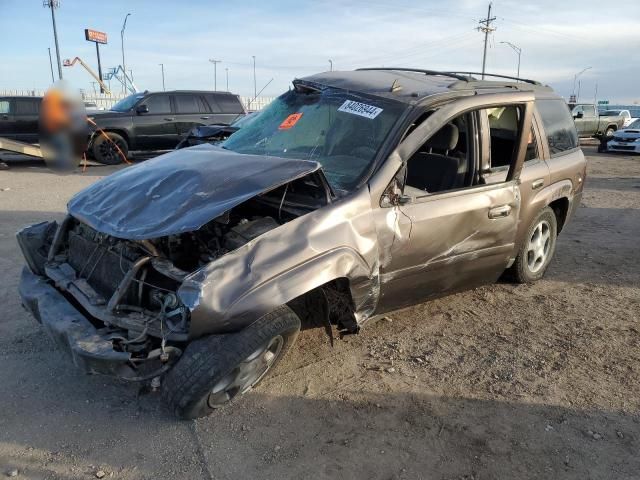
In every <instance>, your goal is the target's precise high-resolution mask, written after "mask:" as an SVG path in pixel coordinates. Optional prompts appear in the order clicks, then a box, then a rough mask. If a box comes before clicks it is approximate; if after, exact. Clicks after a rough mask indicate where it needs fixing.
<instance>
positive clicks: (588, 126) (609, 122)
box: [571, 103, 625, 138]
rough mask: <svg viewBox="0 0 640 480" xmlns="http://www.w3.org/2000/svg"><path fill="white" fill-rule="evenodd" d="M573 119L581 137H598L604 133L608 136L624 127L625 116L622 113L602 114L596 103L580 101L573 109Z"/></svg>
mask: <svg viewBox="0 0 640 480" xmlns="http://www.w3.org/2000/svg"><path fill="white" fill-rule="evenodd" d="M571 115H572V116H573V121H574V122H575V124H576V130H577V131H578V136H579V137H580V138H585V137H586V138H588V137H597V138H600V137H602V136H603V135H604V136H605V137H607V138H611V137H613V134H614V133H615V132H616V131H617V130H619V129H621V128H623V126H624V121H625V118H624V117H623V116H622V115H600V114H599V113H598V109H597V108H596V106H595V105H593V104H589V103H578V104H576V105H573V108H572V109H571Z"/></svg>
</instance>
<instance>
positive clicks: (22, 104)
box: [15, 98, 40, 115]
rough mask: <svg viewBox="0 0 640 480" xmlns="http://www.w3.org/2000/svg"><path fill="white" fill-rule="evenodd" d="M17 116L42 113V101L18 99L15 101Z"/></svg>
mask: <svg viewBox="0 0 640 480" xmlns="http://www.w3.org/2000/svg"><path fill="white" fill-rule="evenodd" d="M15 106H16V107H15V110H16V111H15V114H16V115H38V113H39V112H40V100H36V99H31V98H24V99H22V98H17V99H16V100H15Z"/></svg>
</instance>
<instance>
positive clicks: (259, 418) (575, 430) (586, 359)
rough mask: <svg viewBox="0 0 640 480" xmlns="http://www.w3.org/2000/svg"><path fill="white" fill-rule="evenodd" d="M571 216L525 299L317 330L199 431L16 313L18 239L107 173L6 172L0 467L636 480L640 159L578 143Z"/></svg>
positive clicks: (451, 306) (437, 306) (0, 186)
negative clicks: (345, 329) (73, 355)
mask: <svg viewBox="0 0 640 480" xmlns="http://www.w3.org/2000/svg"><path fill="white" fill-rule="evenodd" d="M585 152H586V153H587V154H588V156H589V177H588V179H587V184H586V192H585V196H584V198H583V205H582V208H580V209H579V211H578V213H577V216H576V217H575V218H574V219H573V221H572V223H571V224H569V225H568V227H567V228H566V229H565V230H564V231H563V232H562V234H561V236H560V239H559V244H558V250H557V252H556V258H555V260H554V262H553V263H552V265H551V267H550V269H549V271H548V273H547V275H546V277H545V279H544V280H542V281H540V282H539V283H537V284H536V285H519V286H516V285H511V284H507V283H500V284H497V285H492V286H488V287H484V288H480V289H477V290H474V291H471V292H467V293H462V294H458V295H454V296H450V297H447V298H443V299H440V300H437V301H433V302H430V303H427V304H422V305H418V306H416V307H413V308H409V309H405V310H402V311H399V312H396V313H394V314H392V315H391V316H390V317H389V320H383V321H380V322H378V323H376V324H375V325H371V326H369V327H368V328H365V329H364V330H363V331H362V332H361V334H360V335H357V336H350V337H345V338H344V339H343V340H338V341H336V343H335V346H334V347H333V348H331V347H330V345H329V341H328V339H327V338H326V335H325V334H324V332H323V331H321V330H307V331H305V332H303V333H302V334H301V336H300V337H299V341H298V343H297V344H296V346H295V347H294V349H293V351H292V352H291V354H290V355H289V356H288V357H287V358H286V360H285V361H284V362H283V363H282V364H281V365H280V367H279V368H278V369H277V370H276V371H275V372H273V375H272V376H271V377H269V378H268V379H266V380H265V381H264V382H263V383H262V384H261V385H260V386H259V387H257V388H256V389H255V390H254V391H253V392H250V393H249V394H247V395H246V396H245V397H244V398H242V399H241V400H239V401H238V402H237V403H236V404H235V405H233V406H231V407H230V408H225V409H223V410H221V411H219V412H217V413H216V414H214V415H213V416H211V417H209V418H205V419H201V420H198V421H192V422H181V421H176V420H175V419H174V418H172V417H171V416H170V415H169V414H168V413H167V411H165V409H164V408H163V406H162V404H161V403H160V399H159V397H158V396H157V395H156V394H139V392H138V390H137V389H136V388H135V387H133V386H131V385H127V384H124V383H119V382H116V381H112V380H110V379H108V378H101V377H88V376H84V375H82V374H80V373H78V372H77V371H75V370H74V369H73V368H72V366H71V365H70V363H69V361H68V360H67V359H66V358H65V357H64V356H63V355H62V353H61V352H59V351H58V350H57V349H56V348H55V347H54V346H53V344H52V343H51V342H50V341H49V340H48V339H47V338H46V337H45V335H44V334H43V331H42V330H41V328H40V327H39V325H38V324H37V323H36V322H35V321H34V320H33V319H32V318H30V317H29V316H28V315H27V314H26V313H25V312H24V311H23V309H22V308H21V306H20V302H19V299H18V294H17V291H16V289H17V282H18V273H19V271H20V269H21V268H22V264H23V261H22V258H21V255H20V253H19V250H18V247H17V245H16V242H15V239H14V234H15V231H16V230H17V229H18V228H19V227H20V226H22V225H24V224H28V223H30V222H35V221H40V220H44V219H49V218H51V217H57V218H61V217H62V215H63V212H64V208H65V203H66V201H67V200H68V199H69V197H70V196H71V195H72V194H73V193H75V192H76V191H78V190H79V189H80V188H82V187H84V186H86V185H88V184H90V183H92V182H94V181H95V180H97V179H98V178H99V177H101V176H103V175H105V174H107V173H109V172H110V171H112V170H113V168H112V167H90V168H89V169H88V171H87V172H85V173H84V174H83V173H80V172H78V173H75V174H70V175H66V176H61V175H56V174H53V173H51V172H49V171H47V170H46V169H44V168H43V167H41V166H39V165H38V164H36V163H28V164H22V163H21V164H18V163H12V164H11V167H12V168H10V169H9V170H7V171H0V270H1V271H2V277H1V278H2V285H1V287H0V304H1V305H2V313H1V314H0V364H1V365H2V367H1V368H0V473H1V474H5V473H15V471H14V472H11V470H13V469H17V470H18V478H29V479H45V478H47V479H49V478H50V479H88V478H96V473H97V472H99V471H102V472H104V473H105V475H106V478H117V479H131V480H133V479H158V478H176V479H200V478H203V479H239V478H240V479H244V478H260V479H298V478H313V479H333V478H345V479H346V478H355V479H385V480H386V479H418V478H419V479H443V480H445V479H447V480H448V479H466V480H470V479H475V480H478V479H494V478H500V479H503V478H504V479H530V478H531V479H533V478H535V479H551V478H571V479H616V480H621V479H632V478H633V479H638V478H640V455H639V452H640V377H639V375H640V253H639V249H638V245H639V243H640V157H627V156H615V155H605V154H603V155H598V154H596V153H595V149H594V148H593V147H585Z"/></svg>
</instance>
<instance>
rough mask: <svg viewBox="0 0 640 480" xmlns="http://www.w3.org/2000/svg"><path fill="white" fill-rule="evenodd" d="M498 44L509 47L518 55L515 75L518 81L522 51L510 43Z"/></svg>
mask: <svg viewBox="0 0 640 480" xmlns="http://www.w3.org/2000/svg"><path fill="white" fill-rule="evenodd" d="M500 43H504V44H505V45H509V46H510V47H511V48H512V49H513V51H514V52H516V53H517V54H518V74H517V75H516V78H517V79H518V80H519V79H520V56H521V55H522V49H521V48H520V47H518V46H517V45H514V44H513V43H511V42H500Z"/></svg>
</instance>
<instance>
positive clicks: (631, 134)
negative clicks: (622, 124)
mask: <svg viewBox="0 0 640 480" xmlns="http://www.w3.org/2000/svg"><path fill="white" fill-rule="evenodd" d="M615 136H616V137H620V138H638V137H640V129H637V128H630V129H625V130H619V131H617V132H616V133H615Z"/></svg>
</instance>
